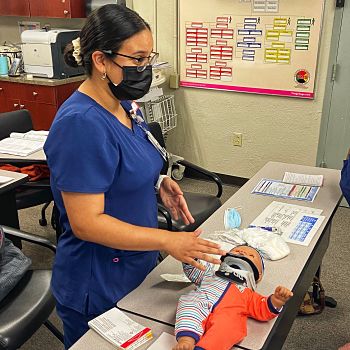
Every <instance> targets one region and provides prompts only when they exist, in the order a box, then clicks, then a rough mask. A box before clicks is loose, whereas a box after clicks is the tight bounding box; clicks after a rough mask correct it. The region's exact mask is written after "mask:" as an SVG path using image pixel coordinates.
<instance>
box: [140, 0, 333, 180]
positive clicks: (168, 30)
mask: <svg viewBox="0 0 350 350" xmlns="http://www.w3.org/2000/svg"><path fill="white" fill-rule="evenodd" d="M139 1H141V0H134V6H135V9H137V6H138V2H139ZM143 4H144V5H143V6H145V1H143ZM334 7H335V5H334V1H331V0H326V4H325V12H324V23H323V30H322V36H321V45H320V53H319V64H318V77H317V81H316V98H315V100H313V101H307V100H301V99H293V98H285V97H275V96H264V95H255V94H243V93H235V92H223V91H211V90H200V89H191V88H180V89H178V90H176V91H174V90H172V92H175V97H176V107H177V111H178V113H179V116H180V117H179V119H178V127H177V128H176V129H174V130H173V131H172V132H170V134H169V136H168V140H167V143H168V149H169V150H170V151H171V152H173V153H176V154H179V155H181V156H183V157H185V158H186V159H188V160H190V161H192V162H194V163H196V164H199V165H201V166H204V167H205V168H208V169H210V170H212V171H215V172H218V173H222V174H227V175H233V176H239V177H246V178H249V177H251V176H252V175H254V174H255V173H256V172H257V171H258V170H259V169H260V168H261V167H262V166H263V165H264V164H265V163H266V162H268V161H270V160H272V161H283V162H287V163H298V164H304V165H315V164H316V154H317V148H318V140H319V132H320V123H321V115H322V107H323V99H324V95H325V84H326V76H327V68H328V58H329V52H330V42H331V35H332V26H333V18H334V11H335V9H334ZM148 11H152V9H151V6H149V8H148ZM140 13H141V11H140ZM148 17H151V15H150V14H148ZM174 18H175V10H174V0H159V1H158V5H157V29H158V30H157V49H158V51H159V52H160V53H161V59H162V60H169V61H170V62H171V63H173V64H174V55H175V56H176V53H175V50H176V46H175V45H174V36H176V33H175V31H174V25H173V24H174ZM233 132H241V133H243V147H234V146H233V145H232V134H233Z"/></svg>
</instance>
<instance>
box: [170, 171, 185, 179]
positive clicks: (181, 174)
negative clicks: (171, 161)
mask: <svg viewBox="0 0 350 350" xmlns="http://www.w3.org/2000/svg"><path fill="white" fill-rule="evenodd" d="M171 177H172V178H173V179H174V180H177V181H180V180H182V178H183V177H184V170H183V169H180V168H175V169H173V171H172V172H171Z"/></svg>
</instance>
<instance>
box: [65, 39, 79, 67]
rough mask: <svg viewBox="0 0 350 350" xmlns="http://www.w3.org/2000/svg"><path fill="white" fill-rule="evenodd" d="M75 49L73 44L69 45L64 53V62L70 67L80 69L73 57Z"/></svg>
mask: <svg viewBox="0 0 350 350" xmlns="http://www.w3.org/2000/svg"><path fill="white" fill-rule="evenodd" d="M73 51H74V47H73V44H72V43H68V44H67V45H66V47H65V49H64V51H63V55H64V61H65V62H66V64H67V65H68V66H70V67H75V68H76V67H78V63H77V61H76V60H75V58H74V56H73Z"/></svg>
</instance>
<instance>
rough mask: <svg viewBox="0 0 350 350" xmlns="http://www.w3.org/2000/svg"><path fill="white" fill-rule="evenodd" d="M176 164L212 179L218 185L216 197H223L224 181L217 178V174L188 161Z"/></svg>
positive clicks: (180, 161)
mask: <svg viewBox="0 0 350 350" xmlns="http://www.w3.org/2000/svg"><path fill="white" fill-rule="evenodd" d="M176 163H178V164H181V165H183V166H185V167H188V168H190V169H192V170H194V171H196V172H197V173H200V174H202V175H205V176H207V177H209V178H210V179H212V180H213V181H214V182H215V183H216V185H217V186H218V193H217V194H216V197H218V198H220V197H221V195H222V181H221V179H220V178H219V176H217V175H216V174H215V173H213V172H211V171H209V170H206V169H204V168H202V167H200V166H198V165H195V164H193V163H191V162H189V161H187V160H179V161H177V162H176Z"/></svg>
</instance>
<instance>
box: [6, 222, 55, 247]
mask: <svg viewBox="0 0 350 350" xmlns="http://www.w3.org/2000/svg"><path fill="white" fill-rule="evenodd" d="M2 228H3V229H4V233H5V235H12V236H14V237H18V238H19V239H21V240H23V241H27V242H30V243H34V244H38V245H40V246H42V247H45V248H48V249H50V250H52V251H53V252H54V253H56V246H55V245H54V244H53V243H52V242H51V241H49V240H48V239H46V238H44V237H41V236H38V235H34V234H32V233H27V232H24V231H20V230H18V229H15V228H12V227H8V226H2Z"/></svg>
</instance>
